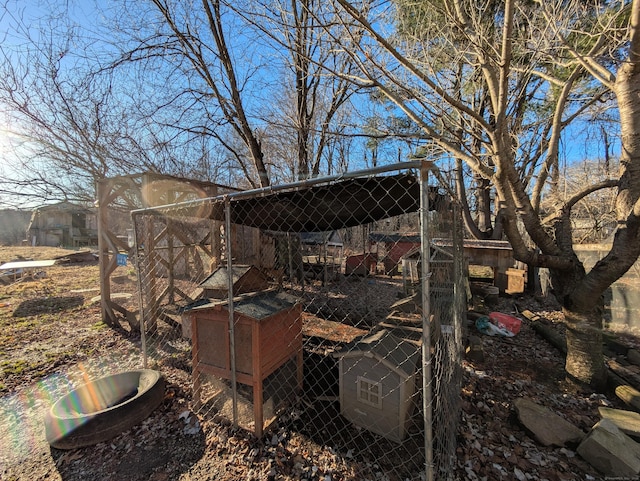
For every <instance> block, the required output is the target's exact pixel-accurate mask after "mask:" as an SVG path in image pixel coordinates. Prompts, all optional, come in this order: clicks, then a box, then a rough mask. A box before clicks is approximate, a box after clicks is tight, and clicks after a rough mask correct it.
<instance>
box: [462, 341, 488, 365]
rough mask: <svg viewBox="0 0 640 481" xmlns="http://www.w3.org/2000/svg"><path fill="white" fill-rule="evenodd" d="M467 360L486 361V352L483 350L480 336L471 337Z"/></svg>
mask: <svg viewBox="0 0 640 481" xmlns="http://www.w3.org/2000/svg"><path fill="white" fill-rule="evenodd" d="M465 354H466V356H467V359H469V360H470V361H475V362H482V361H484V350H483V348H482V339H480V338H479V337H478V336H469V345H468V346H467V348H466V349H465Z"/></svg>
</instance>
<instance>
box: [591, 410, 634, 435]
mask: <svg viewBox="0 0 640 481" xmlns="http://www.w3.org/2000/svg"><path fill="white" fill-rule="evenodd" d="M598 412H599V413H600V417H602V419H608V420H610V421H611V422H613V424H615V425H616V426H617V427H618V429H620V431H622V432H623V433H625V434H627V435H628V436H634V437H640V414H638V413H636V412H633V411H624V410H622V409H613V408H607V407H604V406H601V407H599V408H598Z"/></svg>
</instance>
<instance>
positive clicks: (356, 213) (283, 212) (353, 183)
mask: <svg viewBox="0 0 640 481" xmlns="http://www.w3.org/2000/svg"><path fill="white" fill-rule="evenodd" d="M419 208H420V184H419V182H418V180H417V178H416V177H415V176H413V175H410V174H402V175H394V176H379V177H367V178H355V179H350V180H344V181H340V182H335V183H332V184H329V185H319V186H313V187H308V188H305V189H301V190H294V191H284V192H279V193H273V194H268V195H263V196H258V197H252V198H243V199H239V200H232V202H231V222H232V223H234V224H241V225H246V226H250V227H257V228H259V229H264V230H270V231H280V232H324V231H331V230H337V229H342V228H345V227H353V226H357V225H361V224H366V223H369V222H375V221H378V220H382V219H386V218H389V217H394V216H397V215H401V214H406V213H409V212H417V211H418V209H419ZM212 218H214V219H216V220H220V221H222V220H224V209H223V206H221V205H219V206H217V208H214V210H213V213H212Z"/></svg>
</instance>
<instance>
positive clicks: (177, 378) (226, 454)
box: [0, 247, 638, 481]
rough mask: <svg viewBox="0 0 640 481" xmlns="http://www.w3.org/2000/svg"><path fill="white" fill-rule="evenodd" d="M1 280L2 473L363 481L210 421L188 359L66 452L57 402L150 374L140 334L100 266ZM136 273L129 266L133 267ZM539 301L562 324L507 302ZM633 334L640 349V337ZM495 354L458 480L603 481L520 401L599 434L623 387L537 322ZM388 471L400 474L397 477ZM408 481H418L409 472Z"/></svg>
mask: <svg viewBox="0 0 640 481" xmlns="http://www.w3.org/2000/svg"><path fill="white" fill-rule="evenodd" d="M68 253H69V251H64V250H59V249H45V248H27V247H24V248H16V247H2V248H0V263H4V262H8V261H12V260H16V259H19V258H24V259H50V258H53V257H56V256H60V255H64V254H68ZM30 274H32V276H31V277H29V278H24V279H21V280H16V281H15V282H10V283H9V284H8V285H0V327H1V329H0V369H1V370H0V479H2V480H25V481H26V480H60V479H62V480H72V481H76V480H77V481H80V480H113V479H122V480H157V481H160V480H178V479H179V480H185V481H188V480H209V479H211V480H213V479H215V480H277V479H307V480H312V479H314V480H323V481H329V480H360V479H368V478H365V477H363V475H361V474H360V473H359V471H358V465H357V463H353V462H351V461H350V457H349V455H348V453H339V452H336V451H334V450H333V449H332V448H331V447H330V446H322V445H319V444H316V443H315V442H314V441H313V436H304V435H302V434H300V433H297V434H291V433H288V432H286V430H284V429H281V430H276V431H275V432H270V433H269V434H268V435H266V436H265V437H264V438H263V439H256V438H255V437H253V436H252V435H250V434H248V433H246V432H244V431H242V430H240V429H237V428H234V427H233V426H231V425H230V424H229V422H228V421H226V420H224V419H222V418H213V419H199V418H198V417H197V416H196V415H195V414H194V413H193V412H192V410H191V409H192V406H191V386H190V374H189V372H188V368H185V366H165V367H164V368H163V374H164V375H165V377H166V380H167V389H166V394H165V398H164V400H163V401H162V403H161V405H160V406H159V407H158V408H157V409H156V410H155V411H154V412H153V413H152V414H151V415H150V416H149V417H148V418H147V419H146V420H144V421H143V422H142V423H140V424H138V425H137V426H135V427H133V428H132V429H130V430H128V431H126V432H124V433H122V434H121V435H119V436H117V437H115V438H113V439H112V440H110V441H107V442H104V443H100V444H97V445H95V446H91V447H86V448H81V449H75V450H70V451H61V450H57V449H54V448H50V447H49V445H48V444H47V442H46V440H45V437H44V426H43V417H44V413H45V412H46V410H47V409H48V408H49V406H50V405H51V404H52V403H53V402H54V401H55V400H56V399H58V398H59V397H60V396H62V395H64V394H65V393H66V392H68V390H69V388H70V386H76V385H78V384H79V383H80V382H82V380H85V379H89V378H95V377H98V376H100V375H102V374H103V373H107V372H113V371H114V367H116V368H117V369H127V368H139V367H141V365H142V360H141V357H140V346H141V341H140V337H139V336H138V335H136V334H132V333H130V332H128V331H126V330H124V329H121V330H114V329H111V328H110V327H108V326H105V325H104V324H103V323H102V322H101V318H100V309H99V304H98V303H97V302H96V301H95V299H94V298H95V297H96V296H98V294H99V268H98V264H97V262H96V261H94V262H83V263H77V264H73V263H66V264H57V265H54V266H51V267H46V268H42V269H39V270H36V271H34V272H31V273H30ZM124 274H125V275H127V274H128V273H127V272H125V273H124ZM516 307H517V308H518V309H519V310H522V309H529V310H531V311H533V312H535V313H537V314H539V315H541V316H543V317H545V318H547V319H549V320H550V321H551V322H554V323H557V324H558V326H560V325H561V322H562V316H561V314H560V312H559V311H558V310H557V309H555V308H554V307H553V304H552V303H551V304H550V303H549V302H548V301H545V302H542V301H541V300H540V299H535V298H532V297H528V296H527V297H520V298H509V299H501V300H500V304H499V306H497V307H494V308H496V309H499V310H501V311H502V312H506V313H514V312H515V311H514V309H515V308H516ZM624 342H626V343H628V344H629V345H630V346H631V347H637V346H638V343H637V338H636V337H634V336H632V335H625V336H624ZM483 343H484V348H485V360H484V361H482V362H475V363H473V362H468V361H465V362H464V365H463V368H464V382H463V389H462V392H461V400H462V408H463V412H462V416H461V420H460V427H459V432H458V436H457V440H458V450H457V467H456V477H457V478H458V479H470V480H474V479H487V480H492V479H505V480H507V479H519V480H527V479H529V480H538V479H540V480H542V479H547V480H550V481H554V480H584V479H600V477H599V475H598V473H597V472H595V471H594V470H593V468H591V466H590V465H589V464H588V463H587V462H585V461H584V460H582V459H581V458H580V457H579V456H578V455H577V454H576V452H575V451H574V450H573V449H574V448H575V447H565V448H554V447H544V446H541V445H539V444H538V443H536V441H535V440H534V439H533V438H532V437H530V436H529V434H528V433H527V432H526V431H525V430H524V429H523V428H522V426H521V425H520V424H519V423H518V421H517V419H516V418H515V415H514V412H513V407H512V406H513V401H514V399H516V398H517V397H522V396H528V397H531V398H533V399H534V400H535V401H537V402H539V403H540V404H543V405H545V406H546V407H548V408H550V409H552V410H554V411H555V412H557V413H558V414H560V415H561V416H563V417H565V418H566V419H568V420H570V421H571V422H573V423H574V424H575V425H576V426H578V427H579V428H581V429H583V430H584V431H585V432H588V430H589V429H590V428H591V427H592V426H593V425H594V424H595V422H597V421H598V419H599V417H598V410H597V409H598V407H599V406H603V405H604V406H613V407H622V406H621V405H620V402H619V401H618V400H617V399H616V398H615V396H614V395H613V394H612V393H605V394H599V393H593V392H588V391H585V390H582V389H580V388H578V387H576V386H575V385H573V384H571V383H570V382H567V380H566V379H565V376H564V373H563V369H562V367H563V359H562V357H561V355H560V354H559V353H558V352H557V351H556V350H555V349H554V348H552V347H551V346H550V345H549V344H548V343H547V342H546V341H544V340H542V339H541V338H540V337H539V336H537V335H536V334H535V332H534V331H533V329H531V327H530V326H529V325H528V323H527V322H526V321H524V323H523V327H522V330H521V332H520V333H519V334H518V335H517V336H516V337H514V338H512V339H505V338H489V337H483ZM378 474H379V476H375V479H381V480H385V479H388V480H392V479H394V478H392V477H389V476H387V475H386V474H384V473H378ZM403 481H404V480H403Z"/></svg>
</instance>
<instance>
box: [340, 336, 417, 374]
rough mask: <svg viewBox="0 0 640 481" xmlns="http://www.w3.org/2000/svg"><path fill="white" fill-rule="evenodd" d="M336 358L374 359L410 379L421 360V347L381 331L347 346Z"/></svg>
mask: <svg viewBox="0 0 640 481" xmlns="http://www.w3.org/2000/svg"><path fill="white" fill-rule="evenodd" d="M334 356H335V357H343V358H353V357H374V358H375V359H377V360H379V361H381V362H383V363H384V364H385V365H386V366H387V367H389V368H391V369H393V370H394V371H396V372H398V373H399V374H401V375H403V376H405V377H409V376H411V375H412V374H413V373H414V372H415V370H416V365H417V363H418V360H419V358H420V347H419V346H416V345H415V344H412V343H410V342H407V341H405V340H403V339H400V338H399V337H396V336H394V335H393V334H392V333H391V332H390V331H388V330H387V329H381V330H379V331H376V332H374V333H372V334H369V335H367V336H364V337H362V338H360V339H358V340H356V341H354V342H352V343H349V344H347V345H345V347H344V349H343V350H341V351H339V352H336V353H335V354H334Z"/></svg>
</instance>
